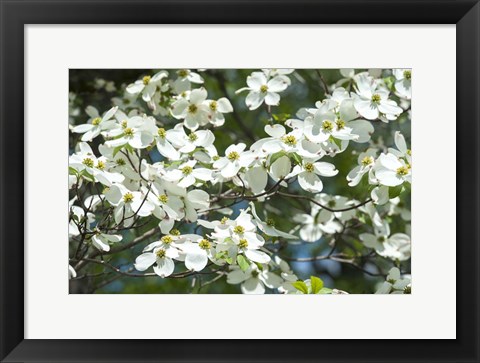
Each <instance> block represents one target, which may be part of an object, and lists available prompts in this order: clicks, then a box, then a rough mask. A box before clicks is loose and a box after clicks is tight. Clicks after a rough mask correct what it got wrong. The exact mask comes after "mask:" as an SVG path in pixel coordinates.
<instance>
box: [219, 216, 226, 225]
mask: <svg viewBox="0 0 480 363" xmlns="http://www.w3.org/2000/svg"><path fill="white" fill-rule="evenodd" d="M227 222H228V218H227V217H223V218H222V219H221V221H220V223H221V224H225V223H227Z"/></svg>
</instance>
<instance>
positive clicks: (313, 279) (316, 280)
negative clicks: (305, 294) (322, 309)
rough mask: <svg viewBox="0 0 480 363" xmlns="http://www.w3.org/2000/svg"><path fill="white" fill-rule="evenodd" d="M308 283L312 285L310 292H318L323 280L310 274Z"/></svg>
mask: <svg viewBox="0 0 480 363" xmlns="http://www.w3.org/2000/svg"><path fill="white" fill-rule="evenodd" d="M310 284H311V285H312V294H318V293H319V291H320V290H321V289H322V288H323V281H322V280H321V279H319V278H318V277H315V276H310Z"/></svg>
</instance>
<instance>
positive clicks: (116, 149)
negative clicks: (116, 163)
mask: <svg viewBox="0 0 480 363" xmlns="http://www.w3.org/2000/svg"><path fill="white" fill-rule="evenodd" d="M122 149H123V145H120V146H117V147H116V148H114V149H113V157H115V156H116V155H117V154H118V152H119V151H120V150H122Z"/></svg>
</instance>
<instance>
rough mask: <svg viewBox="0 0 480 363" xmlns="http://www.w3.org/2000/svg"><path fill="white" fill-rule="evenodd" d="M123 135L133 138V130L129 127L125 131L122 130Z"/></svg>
mask: <svg viewBox="0 0 480 363" xmlns="http://www.w3.org/2000/svg"><path fill="white" fill-rule="evenodd" d="M123 133H124V134H125V136H128V137H131V136H133V129H132V128H131V127H127V128H126V129H125V130H123Z"/></svg>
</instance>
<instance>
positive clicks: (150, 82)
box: [127, 71, 168, 102]
mask: <svg viewBox="0 0 480 363" xmlns="http://www.w3.org/2000/svg"><path fill="white" fill-rule="evenodd" d="M165 77H168V72H167V71H160V72H158V73H156V74H155V75H154V76H153V77H152V76H145V77H143V78H142V79H139V80H138V81H135V83H131V84H129V85H128V86H127V92H128V93H130V94H133V95H137V94H140V93H141V94H142V98H143V100H144V101H145V102H149V101H150V100H151V99H152V97H153V95H154V94H155V92H156V90H157V86H158V85H159V84H160V83H161V82H162V79H163V78H165Z"/></svg>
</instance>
